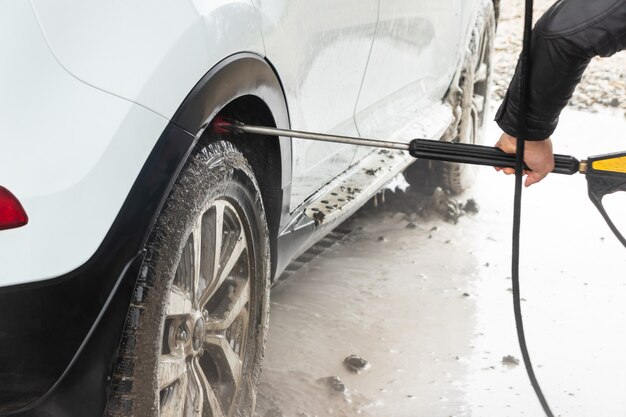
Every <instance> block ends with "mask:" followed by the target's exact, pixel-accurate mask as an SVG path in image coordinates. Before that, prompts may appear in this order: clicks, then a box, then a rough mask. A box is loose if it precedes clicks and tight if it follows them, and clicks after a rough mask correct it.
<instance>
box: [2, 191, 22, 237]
mask: <svg viewBox="0 0 626 417" xmlns="http://www.w3.org/2000/svg"><path fill="white" fill-rule="evenodd" d="M26 223H28V216H27V215H26V212H25V211H24V207H22V205H21V204H20V202H19V200H18V199H17V198H16V197H15V196H14V195H13V194H11V192H10V191H9V190H7V189H6V188H4V187H0V230H4V229H13V228H15V227H20V226H24V225H25V224H26Z"/></svg>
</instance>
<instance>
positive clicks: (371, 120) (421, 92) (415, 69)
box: [355, 0, 463, 151]
mask: <svg viewBox="0 0 626 417" xmlns="http://www.w3.org/2000/svg"><path fill="white" fill-rule="evenodd" d="M462 3H463V1H461V0H439V1H430V0H385V1H381V6H380V19H379V23H378V29H377V31H376V39H375V41H374V44H373V46H372V53H371V55H370V59H369V62H368V67H367V73H366V74H365V78H364V80H363V88H362V89H361V95H360V97H359V102H358V105H357V107H356V115H355V118H356V123H357V126H358V129H359V133H360V134H361V135H363V136H366V137H377V138H382V139H383V140H384V139H385V138H389V136H390V133H393V132H395V131H397V130H398V129H399V128H401V125H402V124H404V123H406V122H408V121H410V120H411V119H415V118H416V117H419V113H420V112H421V111H423V110H424V109H427V108H429V107H432V106H433V105H438V104H440V103H441V100H442V97H443V95H444V93H445V91H446V89H447V88H448V86H449V85H450V81H451V80H452V76H453V75H454V73H455V71H456V70H457V62H458V60H459V58H460V56H461V54H462V52H463V51H462V50H461V48H459V43H460V41H461V39H460V34H461V20H462V10H463V7H462ZM405 139H409V138H405ZM361 151H362V150H361Z"/></svg>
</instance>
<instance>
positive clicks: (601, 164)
mask: <svg viewBox="0 0 626 417" xmlns="http://www.w3.org/2000/svg"><path fill="white" fill-rule="evenodd" d="M213 130H214V131H216V132H218V133H220V132H221V133H225V132H232V133H247V134H252V135H263V136H286V137H292V138H300V139H309V140H315V141H323V142H334V143H342V144H350V145H360V146H370V147H375V148H385V149H395V150H401V151H408V152H409V154H410V155H411V156H413V157H414V158H421V159H429V160H434V161H446V162H458V163H464V164H472V165H484V166H493V167H502V168H515V155H512V154H507V153H505V152H503V151H502V150H500V149H498V148H494V147H490V146H483V145H474V144H465V143H455V142H443V141H437V140H429V139H413V140H412V141H411V142H410V143H408V144H406V143H400V142H389V141H383V140H376V139H365V138H355V137H348V136H335V135H326V134H320V133H312V132H302V131H295V130H286V129H277V128H273V127H264V126H251V125H246V124H243V123H241V122H238V121H235V120H232V119H227V118H221V117H219V118H216V119H215V121H214V122H213ZM554 162H555V168H554V170H553V171H552V172H553V173H555V174H566V175H573V174H576V173H581V174H584V175H585V176H586V177H587V184H588V190H589V198H590V199H591V201H592V202H593V204H594V205H595V206H596V207H597V208H598V210H599V211H600V213H601V214H602V217H603V218H604V220H605V221H606V222H607V224H608V225H609V227H610V228H611V230H612V231H613V233H614V234H615V236H616V237H617V238H618V239H619V241H620V242H622V244H623V245H624V247H626V238H624V235H622V233H621V232H620V231H619V229H618V228H617V226H616V225H615V224H614V223H613V221H612V220H611V218H610V216H609V215H608V214H607V212H606V209H605V207H604V204H603V199H604V197H605V196H606V195H609V194H613V193H616V192H618V191H626V152H618V153H611V154H606V155H599V156H593V157H590V158H588V159H586V160H583V161H579V160H578V159H576V158H574V157H573V156H568V155H554ZM525 169H527V170H528V167H525ZM622 214H623V215H624V216H626V212H624V213H622Z"/></svg>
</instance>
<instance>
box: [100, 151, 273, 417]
mask: <svg viewBox="0 0 626 417" xmlns="http://www.w3.org/2000/svg"><path fill="white" fill-rule="evenodd" d="M218 219H221V225H222V230H223V232H222V233H219V230H220V226H219V224H220V221H219V220H218ZM218 237H219V238H218ZM216 242H217V243H216ZM218 247H219V248H220V251H219V252H217V251H216V248H218ZM198 255H199V256H198ZM218 255H219V256H218ZM217 258H219V260H216V259H217ZM198 259H200V262H197V260H198ZM269 263H270V256H269V241H268V231H267V222H266V218H265V212H264V208H263V204H262V201H261V194H260V191H259V186H258V184H257V182H256V180H255V178H254V175H253V172H252V170H251V168H250V166H249V165H248V163H247V161H246V160H245V158H244V157H243V155H242V154H241V153H240V152H239V151H237V150H236V149H235V148H234V146H233V145H231V144H229V143H227V142H222V141H218V142H214V143H210V144H208V145H207V144H205V145H202V146H200V145H199V146H198V147H197V149H196V151H195V152H194V154H193V155H192V156H191V157H190V160H189V162H188V163H187V165H186V167H185V168H184V169H183V171H182V172H181V174H180V176H179V178H178V180H177V181H176V184H175V185H174V187H173V189H172V192H171V193H170V196H169V197H168V200H167V202H166V204H165V206H164V208H163V211H162V213H161V214H160V216H159V218H158V220H157V223H156V225H155V227H154V231H153V233H152V235H151V237H150V239H149V243H148V245H147V255H146V260H145V263H144V266H143V268H142V274H141V276H140V278H139V281H138V283H137V286H136V289H135V294H134V298H133V301H132V304H131V306H130V310H129V314H128V319H127V323H126V327H125V330H124V335H123V339H122V342H121V345H120V349H119V353H118V354H119V356H118V360H117V363H116V366H115V369H114V374H113V383H112V392H111V395H110V399H109V403H108V406H107V411H106V413H105V415H106V416H108V417H120V416H135V417H143V416H159V415H161V416H164V417H166V416H167V417H170V416H179V415H180V416H182V415H185V416H187V415H194V416H196V415H197V416H202V417H207V416H211V417H217V416H220V415H224V416H251V415H252V414H253V412H254V406H255V396H256V394H255V393H256V386H257V383H258V379H259V376H260V371H261V362H262V356H263V349H264V346H265V338H266V330H267V323H268V317H269V300H268V296H269V274H270V265H269ZM228 269H230V272H229V271H227V270H228ZM196 277H197V278H196ZM207 277H209V278H207ZM220 277H224V278H223V280H220ZM220 281H221V282H220ZM246 320H247V321H246ZM233 355H234V356H233ZM236 374H237V375H236ZM170 381H171V382H170ZM216 404H217V405H216ZM185 408H186V409H187V410H188V411H191V408H194V410H195V411H194V412H193V413H190V414H183V413H181V412H176V411H177V410H176V409H178V411H180V409H185ZM198 408H202V410H201V411H200V412H198V411H197V409H198Z"/></svg>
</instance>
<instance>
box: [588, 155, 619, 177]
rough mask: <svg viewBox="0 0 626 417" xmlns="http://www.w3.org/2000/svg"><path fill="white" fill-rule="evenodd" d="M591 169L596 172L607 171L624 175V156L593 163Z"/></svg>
mask: <svg viewBox="0 0 626 417" xmlns="http://www.w3.org/2000/svg"><path fill="white" fill-rule="evenodd" d="M592 167H593V169H595V170H596V171H609V172H619V173H621V174H626V156H620V157H619V158H609V159H601V160H599V161H593V164H592Z"/></svg>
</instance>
